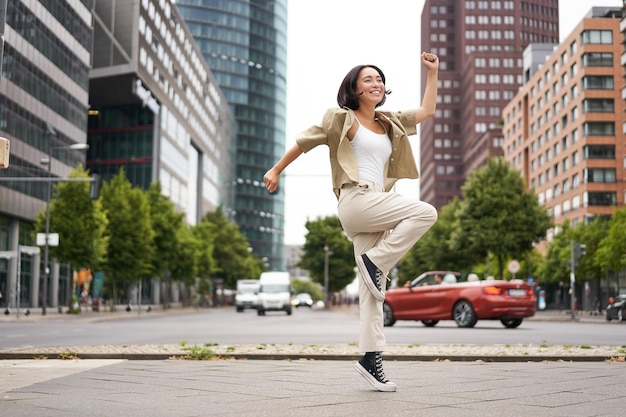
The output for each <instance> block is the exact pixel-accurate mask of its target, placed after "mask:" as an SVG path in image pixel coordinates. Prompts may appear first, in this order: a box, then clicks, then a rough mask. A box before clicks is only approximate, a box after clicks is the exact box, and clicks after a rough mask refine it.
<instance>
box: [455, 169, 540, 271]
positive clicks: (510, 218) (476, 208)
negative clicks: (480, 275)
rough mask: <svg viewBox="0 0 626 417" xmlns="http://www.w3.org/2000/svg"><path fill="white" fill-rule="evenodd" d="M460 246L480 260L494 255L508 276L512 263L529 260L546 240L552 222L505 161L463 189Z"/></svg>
mask: <svg viewBox="0 0 626 417" xmlns="http://www.w3.org/2000/svg"><path fill="white" fill-rule="evenodd" d="M462 189H463V194H464V201H463V205H462V209H461V211H460V234H459V236H458V239H459V244H460V245H463V246H465V247H467V248H468V250H469V251H470V253H472V254H473V256H474V257H475V258H476V259H485V258H486V256H487V254H488V253H489V254H491V255H493V256H495V257H496V259H497V260H498V276H499V277H503V276H504V265H505V263H506V261H507V260H508V259H511V258H517V257H522V256H525V255H526V254H527V253H528V252H529V251H530V250H531V249H532V247H533V243H534V242H536V241H538V240H540V239H543V238H544V237H545V233H546V230H547V229H548V228H549V227H550V226H551V220H550V217H549V216H548V214H547V213H546V211H545V210H544V209H543V208H541V207H540V206H539V204H538V203H537V196H536V195H535V194H534V193H532V192H531V191H528V190H526V189H525V185H524V181H523V180H522V178H521V177H520V175H519V173H518V172H516V171H513V170H512V169H511V168H510V166H509V164H508V163H507V162H505V161H504V160H502V159H501V158H492V159H490V160H489V162H488V163H487V165H486V166H484V167H481V168H478V169H476V170H475V171H473V172H472V173H471V174H470V175H469V177H468V179H467V182H466V183H465V185H464V186H463V188H462Z"/></svg>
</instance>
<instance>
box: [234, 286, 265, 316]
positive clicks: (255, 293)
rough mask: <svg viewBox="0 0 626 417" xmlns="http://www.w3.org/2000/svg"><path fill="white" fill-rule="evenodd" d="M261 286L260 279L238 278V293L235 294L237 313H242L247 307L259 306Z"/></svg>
mask: <svg viewBox="0 0 626 417" xmlns="http://www.w3.org/2000/svg"><path fill="white" fill-rule="evenodd" d="M260 288H261V284H260V283H259V280H258V279H240V280H237V293H236V294H235V308H236V309H237V313H241V312H242V311H244V310H245V309H246V308H255V309H256V308H257V304H258V299H259V289H260Z"/></svg>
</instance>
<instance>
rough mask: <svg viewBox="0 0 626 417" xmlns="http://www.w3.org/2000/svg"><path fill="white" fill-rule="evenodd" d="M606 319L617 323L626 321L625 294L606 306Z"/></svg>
mask: <svg viewBox="0 0 626 417" xmlns="http://www.w3.org/2000/svg"><path fill="white" fill-rule="evenodd" d="M606 319H607V320H608V321H611V320H613V319H615V320H618V321H623V320H626V294H620V295H618V296H617V297H615V298H614V299H613V301H612V302H611V303H609V305H607V306H606Z"/></svg>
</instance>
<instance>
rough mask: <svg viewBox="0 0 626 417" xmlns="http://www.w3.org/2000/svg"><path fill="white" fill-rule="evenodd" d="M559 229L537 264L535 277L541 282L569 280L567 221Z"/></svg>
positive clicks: (568, 231) (568, 229) (568, 230)
mask: <svg viewBox="0 0 626 417" xmlns="http://www.w3.org/2000/svg"><path fill="white" fill-rule="evenodd" d="M560 229H561V230H560V231H559V233H557V234H556V235H555V236H554V238H553V239H552V241H550V243H549V244H548V248H547V251H546V256H545V257H544V258H543V261H542V262H540V263H539V264H538V265H537V268H536V271H537V273H536V278H537V280H538V281H540V282H543V283H553V284H554V283H558V282H566V281H569V268H568V267H567V261H568V260H569V259H570V239H571V231H570V230H571V228H570V225H569V221H566V222H564V223H563V224H562V225H561V226H560Z"/></svg>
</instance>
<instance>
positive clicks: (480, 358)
mask: <svg viewBox="0 0 626 417" xmlns="http://www.w3.org/2000/svg"><path fill="white" fill-rule="evenodd" d="M60 356H61V355H60V354H59V353H41V354H38V353H35V352H29V353H25V352H0V360H33V359H63V358H61V357H60ZM360 357H361V356H360V355H352V354H347V355H346V354H304V355H300V354H281V353H273V354H259V353H254V354H245V353H244V354H227V355H216V356H215V357H211V358H208V359H207V360H230V359H232V360H274V361H276V360H280V361H285V360H287V361H299V360H316V361H319V360H325V361H357V360H359V359H360ZM67 359H68V360H74V359H86V360H87V359H89V360H101V359H120V360H129V361H134V360H141V361H146V360H161V361H162V360H169V359H172V360H197V359H188V355H187V354H179V353H174V354H167V353H80V352H78V353H76V352H74V353H73V355H72V357H69V358H67ZM385 360H388V361H398V362H401V361H402V362H438V361H439V362H443V361H448V362H500V363H503V362H606V361H617V362H624V361H625V360H626V357H625V356H604V355H589V356H567V355H510V356H509V355H471V354H470V355H394V354H389V355H385Z"/></svg>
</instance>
